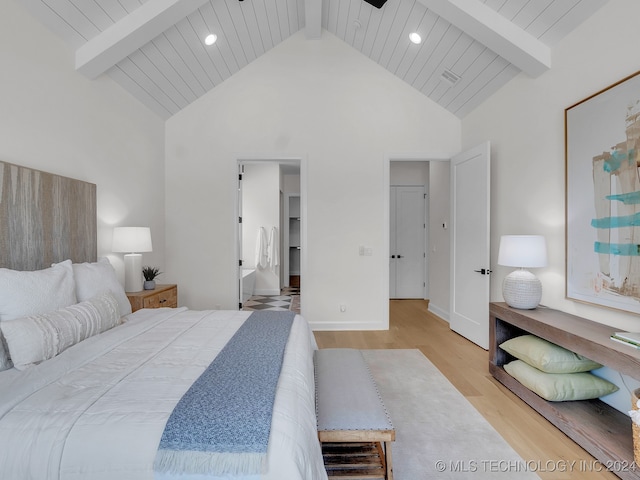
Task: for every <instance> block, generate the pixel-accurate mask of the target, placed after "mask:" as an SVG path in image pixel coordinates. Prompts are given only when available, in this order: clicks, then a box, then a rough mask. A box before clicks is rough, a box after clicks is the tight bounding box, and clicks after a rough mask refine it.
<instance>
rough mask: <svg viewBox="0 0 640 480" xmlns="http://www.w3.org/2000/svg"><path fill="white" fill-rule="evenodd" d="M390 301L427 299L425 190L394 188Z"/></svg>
mask: <svg viewBox="0 0 640 480" xmlns="http://www.w3.org/2000/svg"><path fill="white" fill-rule="evenodd" d="M389 212H390V215H389V216H390V219H391V225H390V229H389V230H390V238H389V245H390V252H389V272H390V278H389V298H425V245H426V242H425V227H426V224H425V190H424V186H392V187H391V197H390V202H389Z"/></svg>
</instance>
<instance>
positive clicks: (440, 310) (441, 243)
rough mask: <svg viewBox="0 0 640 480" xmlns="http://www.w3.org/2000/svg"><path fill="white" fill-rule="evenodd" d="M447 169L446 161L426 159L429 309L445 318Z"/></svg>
mask: <svg viewBox="0 0 640 480" xmlns="http://www.w3.org/2000/svg"><path fill="white" fill-rule="evenodd" d="M449 169H450V164H449V162H443V161H440V162H429V311H431V312H433V313H435V314H436V315H438V316H440V317H441V318H443V319H445V320H447V321H448V320H449V299H450V297H451V296H450V294H449V290H450V288H449V284H450V277H451V276H450V275H449V271H450V268H451V267H450V263H449V262H450V259H449V255H450V250H451V248H450V245H451V240H450V238H449V233H450V232H449V211H450V209H449V205H450V203H451V202H450V196H451V194H450V191H451V188H450V173H449V172H450V170H449ZM443 225H444V226H443Z"/></svg>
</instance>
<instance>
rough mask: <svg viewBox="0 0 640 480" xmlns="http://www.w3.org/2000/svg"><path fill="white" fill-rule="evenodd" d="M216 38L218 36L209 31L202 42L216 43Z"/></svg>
mask: <svg viewBox="0 0 640 480" xmlns="http://www.w3.org/2000/svg"><path fill="white" fill-rule="evenodd" d="M216 40H218V36H217V35H216V34H215V33H210V34H209V35H207V36H206V37H205V39H204V43H205V44H206V45H213V44H214V43H216Z"/></svg>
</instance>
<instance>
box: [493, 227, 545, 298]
mask: <svg viewBox="0 0 640 480" xmlns="http://www.w3.org/2000/svg"><path fill="white" fill-rule="evenodd" d="M498 265H504V266H505V267H518V270H514V271H513V272H511V273H510V274H509V275H507V276H506V277H505V279H504V282H503V283H502V296H503V297H504V301H505V302H507V305H509V306H510V307H513V308H519V309H522V310H531V309H533V308H536V307H537V306H538V304H539V303H540V299H541V298H542V283H540V280H538V278H537V277H536V276H535V275H534V274H533V273H531V272H529V271H528V270H525V269H526V268H539V267H546V266H547V245H546V242H545V240H544V237H543V236H542V235H502V237H500V251H499V253H498Z"/></svg>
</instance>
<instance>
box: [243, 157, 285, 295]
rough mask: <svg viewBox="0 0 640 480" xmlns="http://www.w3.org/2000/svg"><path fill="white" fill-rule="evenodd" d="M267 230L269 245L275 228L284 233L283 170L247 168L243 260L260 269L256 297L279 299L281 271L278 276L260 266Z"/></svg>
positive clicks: (268, 165)
mask: <svg viewBox="0 0 640 480" xmlns="http://www.w3.org/2000/svg"><path fill="white" fill-rule="evenodd" d="M260 227H263V228H264V229H265V232H266V238H267V242H268V241H269V238H270V237H269V236H270V233H271V228H272V227H276V228H277V229H278V231H280V167H279V165H278V164H277V163H271V162H265V163H264V164H251V165H245V167H244V175H243V176H242V257H241V258H242V260H243V263H242V264H243V266H245V267H250V268H256V283H255V288H254V292H255V294H256V295H279V294H280V276H279V269H276V270H275V272H274V271H273V270H272V269H271V268H269V267H268V266H267V268H259V267H258V265H257V264H256V244H257V239H258V233H257V232H258V229H259V228H260Z"/></svg>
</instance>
